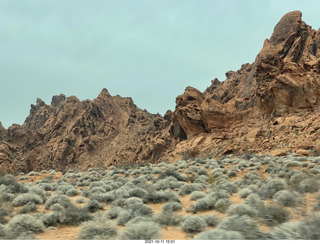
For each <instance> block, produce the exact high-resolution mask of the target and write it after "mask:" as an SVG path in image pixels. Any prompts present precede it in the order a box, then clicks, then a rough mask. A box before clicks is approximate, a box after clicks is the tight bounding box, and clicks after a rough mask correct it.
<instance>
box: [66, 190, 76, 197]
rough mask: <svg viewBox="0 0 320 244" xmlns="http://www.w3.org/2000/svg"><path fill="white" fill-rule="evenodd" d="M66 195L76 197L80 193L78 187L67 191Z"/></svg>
mask: <svg viewBox="0 0 320 244" xmlns="http://www.w3.org/2000/svg"><path fill="white" fill-rule="evenodd" d="M66 195H67V196H69V197H74V196H76V195H79V192H78V190H77V189H75V188H74V189H70V190H68V191H67V192H66Z"/></svg>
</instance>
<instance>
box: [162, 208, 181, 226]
mask: <svg viewBox="0 0 320 244" xmlns="http://www.w3.org/2000/svg"><path fill="white" fill-rule="evenodd" d="M181 220H182V217H181V216H180V215H178V214H177V213H174V212H173V211H172V210H171V209H168V210H163V209H162V211H161V212H160V213H159V214H157V215H156V221H157V222H158V223H159V224H161V225H164V226H177V225H179V224H180V223H181Z"/></svg>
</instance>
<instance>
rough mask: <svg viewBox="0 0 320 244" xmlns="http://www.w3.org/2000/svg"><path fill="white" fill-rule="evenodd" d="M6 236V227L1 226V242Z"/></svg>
mask: <svg viewBox="0 0 320 244" xmlns="http://www.w3.org/2000/svg"><path fill="white" fill-rule="evenodd" d="M5 235H6V230H5V226H4V225H1V224H0V240H2V239H3V238H4V237H5Z"/></svg>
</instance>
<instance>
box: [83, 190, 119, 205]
mask: <svg viewBox="0 0 320 244" xmlns="http://www.w3.org/2000/svg"><path fill="white" fill-rule="evenodd" d="M89 199H90V200H95V201H98V202H104V203H108V202H112V201H113V200H114V199H115V196H114V195H113V194H111V192H108V193H93V194H90V196H89Z"/></svg>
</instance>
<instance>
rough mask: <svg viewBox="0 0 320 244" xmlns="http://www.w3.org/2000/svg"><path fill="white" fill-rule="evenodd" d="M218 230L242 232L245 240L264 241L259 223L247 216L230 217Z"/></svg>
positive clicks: (220, 224) (219, 225) (218, 226)
mask: <svg viewBox="0 0 320 244" xmlns="http://www.w3.org/2000/svg"><path fill="white" fill-rule="evenodd" d="M216 228H219V229H224V230H226V231H237V232H240V233H241V234H242V235H243V239H246V240H261V239H264V234H263V233H262V232H261V231H260V229H259V227H258V223H257V222H256V221H255V220H253V219H252V218H250V217H249V216H247V215H242V216H238V215H232V216H228V217H226V218H225V219H224V220H223V221H222V222H220V223H219V224H218V225H217V227H216Z"/></svg>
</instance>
